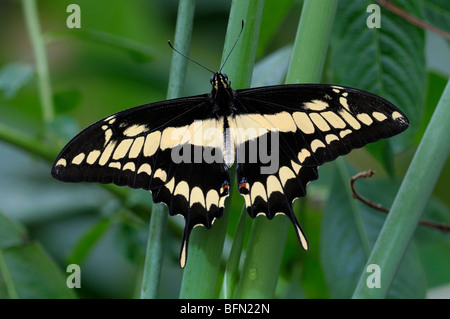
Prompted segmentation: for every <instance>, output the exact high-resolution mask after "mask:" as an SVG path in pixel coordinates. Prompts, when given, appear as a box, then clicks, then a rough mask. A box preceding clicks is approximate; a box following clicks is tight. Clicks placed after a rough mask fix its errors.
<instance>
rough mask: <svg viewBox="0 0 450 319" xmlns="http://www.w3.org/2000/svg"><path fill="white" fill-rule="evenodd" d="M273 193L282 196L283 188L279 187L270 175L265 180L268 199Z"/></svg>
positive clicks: (275, 179)
mask: <svg viewBox="0 0 450 319" xmlns="http://www.w3.org/2000/svg"><path fill="white" fill-rule="evenodd" d="M275 192H279V193H281V194H283V187H281V184H280V181H279V180H278V178H276V177H275V176H274V175H270V176H269V177H268V178H267V197H270V195H271V194H272V193H275Z"/></svg>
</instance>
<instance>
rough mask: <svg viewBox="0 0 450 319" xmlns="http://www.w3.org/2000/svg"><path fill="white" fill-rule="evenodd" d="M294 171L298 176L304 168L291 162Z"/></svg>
mask: <svg viewBox="0 0 450 319" xmlns="http://www.w3.org/2000/svg"><path fill="white" fill-rule="evenodd" d="M291 166H292V169H293V170H294V172H295V174H298V172H300V169H301V168H302V167H301V166H300V165H298V164H297V163H296V162H294V161H291Z"/></svg>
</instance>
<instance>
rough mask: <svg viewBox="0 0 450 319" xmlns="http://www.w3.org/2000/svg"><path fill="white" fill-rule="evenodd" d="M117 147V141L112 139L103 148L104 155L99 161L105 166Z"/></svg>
mask: <svg viewBox="0 0 450 319" xmlns="http://www.w3.org/2000/svg"><path fill="white" fill-rule="evenodd" d="M115 147H116V141H110V142H109V143H108V145H107V146H106V147H105V149H104V150H103V153H102V156H100V159H99V161H98V164H99V165H101V166H103V165H105V164H106V163H107V162H108V161H109V158H110V157H111V154H112V152H113V151H114V148H115Z"/></svg>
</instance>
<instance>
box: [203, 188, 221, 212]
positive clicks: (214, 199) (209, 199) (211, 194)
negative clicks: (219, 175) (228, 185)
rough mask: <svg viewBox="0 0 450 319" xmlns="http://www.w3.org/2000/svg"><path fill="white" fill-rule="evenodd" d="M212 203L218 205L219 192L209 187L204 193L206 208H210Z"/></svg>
mask: <svg viewBox="0 0 450 319" xmlns="http://www.w3.org/2000/svg"><path fill="white" fill-rule="evenodd" d="M212 205H216V206H217V207H219V193H218V192H217V191H216V190H215V189H210V190H209V191H208V193H206V209H207V210H209V209H211V206H212Z"/></svg>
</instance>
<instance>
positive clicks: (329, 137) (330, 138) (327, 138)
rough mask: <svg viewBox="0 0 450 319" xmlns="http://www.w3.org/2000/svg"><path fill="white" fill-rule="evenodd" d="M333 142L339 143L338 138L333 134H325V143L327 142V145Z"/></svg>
mask: <svg viewBox="0 0 450 319" xmlns="http://www.w3.org/2000/svg"><path fill="white" fill-rule="evenodd" d="M333 141H339V137H337V136H336V135H334V134H327V136H325V142H327V144H330V143H331V142H333Z"/></svg>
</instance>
